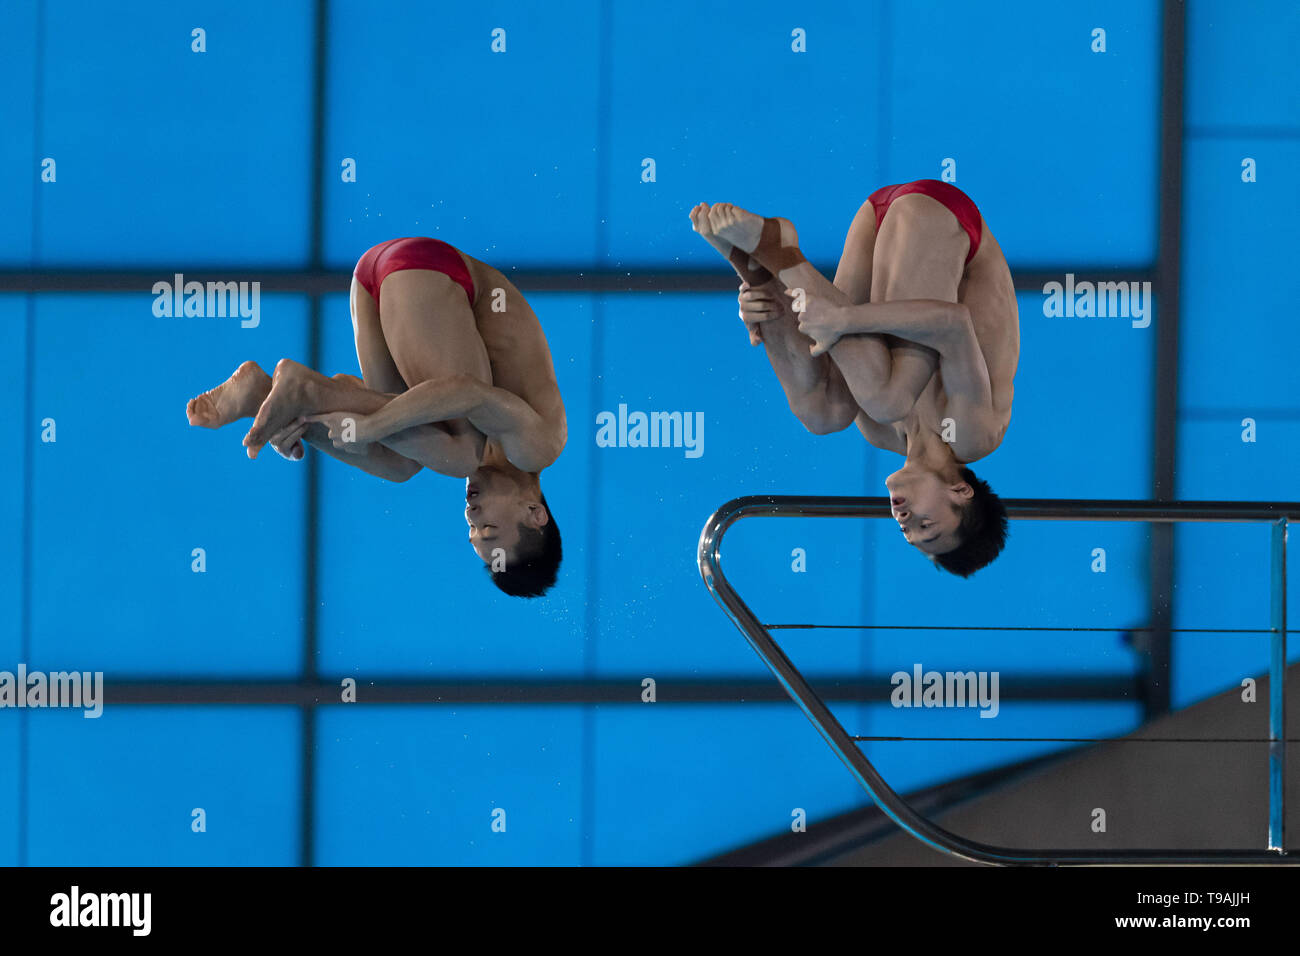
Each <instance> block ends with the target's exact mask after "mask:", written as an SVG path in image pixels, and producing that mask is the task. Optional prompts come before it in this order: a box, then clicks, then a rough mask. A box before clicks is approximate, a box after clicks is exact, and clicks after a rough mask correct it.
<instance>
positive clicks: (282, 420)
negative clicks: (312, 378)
mask: <svg viewBox="0 0 1300 956" xmlns="http://www.w3.org/2000/svg"><path fill="white" fill-rule="evenodd" d="M307 372H308V369H307V367H306V366H305V365H300V364H299V363H297V362H294V361H292V360H290V359H280V361H279V362H278V363H277V364H276V366H275V375H274V377H273V378H272V379H271V390H270V392H269V393H268V394H267V396H266V398H265V399H263V401H262V404H261V407H259V408H258V409H257V418H255V419H254V420H253V427H252V428H250V429H249V430H248V434H247V435H245V436H244V445H245V446H246V447H247V448H248V457H249V458H256V457H257V453H258V452H260V451H261V450H262V448H263V446H265V445H266V443H267V442H269V441H270V440H271V439H272V438H276V437H278V436H279V435H280V433H281V432H283V431H284V430H285V429H286V428H287V427H288V426H289V425H290V424H291V423H292V422H293V421H294V419H296V418H298V417H299V416H300V415H301V414H302V413H303V409H304V406H305V404H306V398H307V391H308V389H309V388H310V382H309V380H308V376H307V374H305V373H307Z"/></svg>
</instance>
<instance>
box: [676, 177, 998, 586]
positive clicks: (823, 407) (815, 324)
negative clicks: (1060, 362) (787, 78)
mask: <svg viewBox="0 0 1300 956" xmlns="http://www.w3.org/2000/svg"><path fill="white" fill-rule="evenodd" d="M691 223H692V225H693V227H694V229H695V231H696V232H698V233H700V235H701V236H703V237H704V238H705V239H707V240H708V242H709V243H710V245H712V246H713V247H714V248H715V249H717V250H718V251H719V252H721V253H722V255H723V256H725V257H726V258H727V259H728V260H729V261H730V262H731V264H732V266H733V267H734V268H735V270H736V272H737V274H739V275H740V277H741V279H742V280H743V282H742V285H741V287H740V317H741V319H742V320H744V322H745V325H746V327H747V328H748V329H749V337H750V342H751V344H753V345H758V344H760V343H761V344H762V345H763V346H764V347H765V349H766V351H767V356H768V359H769V360H770V361H771V363H772V369H773V371H775V372H776V376H777V378H778V379H779V380H780V382H781V386H782V388H784V389H785V394H786V398H787V399H788V401H789V403H790V410H791V411H793V412H794V414H795V416H796V417H797V418H798V419H799V421H801V422H802V423H803V424H804V426H805V427H807V428H808V430H809V431H811V432H813V433H814V434H818V435H824V434H828V433H830V432H836V431H841V430H842V429H845V428H847V427H848V426H849V424H850V423H855V424H856V425H857V426H858V429H859V430H860V431H861V432H862V434H863V435H864V436H865V437H866V439H867V441H869V442H871V444H873V445H875V446H876V447H877V448H883V449H886V450H888V451H894V452H897V453H898V454H900V455H904V456H905V457H906V461H905V462H904V464H903V467H902V468H901V469H899V470H898V471H896V472H894V473H893V474H892V475H890V476H889V477H888V478H886V479H885V486H886V487H887V488H888V489H889V500H890V510H891V511H892V513H893V516H894V518H895V520H897V522H898V525H899V528H900V529H901V530H902V533H903V537H904V538H905V539H906V541H907V542H908V543H909V544H911V545H912V546H913V547H915V548H917V549H919V550H920V551H923V552H924V553H925V554H926V555H928V556H929V558H930V560H931V561H933V562H934V563H935V564H936V565H937V566H938V567H941V568H944V569H945V570H948V571H951V572H952V573H954V574H958V575H961V576H962V577H969V576H970V575H971V574H973V573H975V572H976V571H977V570H979V569H980V568H982V567H984V566H985V565H987V564H988V563H989V562H991V561H992V560H993V559H994V558H996V557H997V556H998V554H999V553H1000V552H1001V551H1002V547H1003V545H1004V543H1005V541H1006V528H1007V520H1006V509H1005V508H1004V507H1003V506H1002V503H1001V501H1000V500H999V499H998V497H997V496H996V495H995V494H993V492H992V490H991V489H990V488H989V486H988V484H987V483H986V482H984V481H982V480H980V479H979V478H977V477H976V476H975V473H974V472H973V471H971V470H970V468H968V467H966V465H967V464H968V463H970V462H973V461H978V460H979V459H980V458H983V457H984V456H985V455H988V454H990V453H991V452H993V451H994V450H995V449H996V448H997V447H998V446H999V445H1000V444H1001V443H1002V437H1003V435H1005V434H1006V430H1007V425H1008V423H1009V422H1010V420H1011V399H1012V394H1013V391H1014V389H1013V387H1012V379H1013V378H1014V377H1015V373H1016V363H1017V361H1018V360H1019V356H1020V323H1019V315H1018V311H1017V308H1016V296H1015V287H1014V285H1013V284H1012V281H1011V272H1010V270H1009V269H1008V268H1007V261H1006V259H1005V258H1004V257H1003V255H1002V250H1001V248H1000V247H999V246H998V244H997V240H995V239H994V238H993V234H992V233H991V232H989V228H988V225H987V224H986V223H985V222H984V221H983V217H982V216H981V215H980V212H979V210H978V209H977V208H976V207H975V204H974V203H973V202H971V200H970V199H969V198H968V197H967V196H966V195H965V193H963V192H961V190H959V189H957V188H956V187H955V186H952V185H950V184H948V183H943V182H939V181H937V180H932V179H925V180H919V181H917V182H912V183H903V184H900V185H897V186H886V187H884V188H883V189H879V190H877V191H876V192H874V193H872V194H871V196H870V197H869V199H868V200H867V202H865V203H863V204H862V208H860V209H859V210H858V212H857V215H856V216H855V217H854V219H853V223H852V224H851V225H850V226H849V232H848V236H847V237H846V239H845V241H844V252H843V255H842V256H841V258H840V262H839V268H838V269H837V270H836V273H835V282H834V283H833V284H832V283H830V282H828V281H827V280H826V278H825V277H824V276H823V275H821V274H820V273H819V272H818V271H817V270H816V269H814V268H813V267H812V265H811V264H810V263H809V262H808V260H807V259H805V258H804V256H803V254H802V253H801V252H800V251H799V245H798V236H797V234H796V233H795V229H794V226H793V225H791V223H790V222H789V221H788V220H786V219H780V218H773V219H764V218H763V217H761V216H756V215H754V214H753V213H749V212H746V211H745V210H743V209H740V208H738V207H736V206H733V205H731V204H730V203H719V204H716V205H714V206H712V207H710V206H708V205H707V204H705V203H701V204H699V205H698V206H696V207H695V208H694V209H693V210H691Z"/></svg>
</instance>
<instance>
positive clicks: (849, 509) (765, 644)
mask: <svg viewBox="0 0 1300 956" xmlns="http://www.w3.org/2000/svg"><path fill="white" fill-rule="evenodd" d="M1003 503H1004V504H1005V505H1006V508H1007V513H1008V515H1009V516H1010V517H1012V518H1016V519H1022V520H1023V519H1030V520H1034V519H1037V520H1070V521H1139V522H1147V523H1156V522H1185V521H1207V522H1249V521H1254V522H1270V523H1271V524H1272V539H1271V555H1272V562H1271V573H1270V607H1271V612H1270V627H1269V630H1268V633H1269V635H1270V637H1269V640H1270V648H1269V650H1270V653H1269V824H1268V840H1267V844H1266V846H1265V847H1264V848H1263V849H1260V850H1039V851H1032V850H1021V849H1015V848H1011V847H1001V846H990V845H988V844H984V843H978V842H976V841H973V840H968V839H966V838H965V837H962V836H960V835H958V834H956V833H952V832H950V831H948V830H945V829H944V828H943V827H941V826H939V825H938V824H936V823H934V822H932V821H930V820H928V819H926V818H925V817H923V816H921V815H920V814H918V813H916V812H915V811H913V810H912V808H911V807H909V806H908V805H907V803H906V801H904V800H903V799H902V798H901V797H900V796H899V795H898V794H897V793H896V792H895V791H894V790H893V789H892V788H891V787H890V786H889V784H887V783H886V782H885V780H884V778H883V777H881V776H880V773H879V772H878V771H877V770H876V768H875V767H874V766H872V764H871V761H870V760H868V759H867V756H866V754H865V753H863V751H862V750H861V748H859V747H858V746H857V745H856V743H855V740H854V738H853V737H852V736H850V734H849V733H848V732H847V731H846V730H845V729H844V727H843V726H842V725H841V724H840V722H839V720H838V719H837V718H836V717H835V715H834V714H832V713H831V712H830V710H829V709H828V708H827V707H826V705H825V704H824V703H823V702H822V700H821V698H820V697H818V696H817V694H816V693H815V692H814V691H813V689H812V687H811V686H810V685H809V684H808V682H807V680H805V679H804V677H803V675H802V674H801V673H800V672H799V670H798V669H797V668H796V667H795V666H794V664H792V663H791V662H790V659H789V658H788V657H787V656H786V654H785V652H784V651H783V650H782V649H781V647H780V646H779V645H778V644H777V642H776V641H775V640H774V639H773V637H772V635H771V632H770V629H769V628H768V627H767V626H765V625H764V624H762V623H761V622H760V621H759V620H758V618H757V617H756V616H755V615H754V612H753V611H751V610H750V608H749V606H748V605H747V604H746V603H745V602H744V601H743V600H742V599H741V597H740V595H739V594H738V593H736V590H735V588H733V587H732V586H731V583H730V582H729V581H728V580H727V578H726V576H725V575H724V574H723V573H722V539H723V537H724V536H725V535H726V533H727V530H728V529H729V528H730V527H731V526H732V525H733V524H735V523H736V522H737V521H739V520H741V519H742V518H750V517H757V516H763V517H785V518H883V517H888V516H889V514H890V510H889V502H888V500H887V499H885V498H833V497H812V496H800V495H749V496H747V497H743V498H734V499H732V500H731V501H728V502H727V503H726V504H724V505H723V506H722V507H720V508H718V510H717V511H715V512H714V513H713V515H712V516H711V517H710V518H709V520H708V522H707V523H706V524H705V525H704V530H703V531H702V532H701V533H700V544H699V566H700V574H701V576H702V577H703V578H704V584H705V586H706V587H708V589H709V591H710V593H712V594H713V597H714V598H715V599H716V600H717V602H718V604H719V605H721V607H722V609H723V610H724V611H725V612H726V613H727V616H728V617H730V618H731V620H732V622H733V623H734V624H735V625H736V627H738V628H739V629H740V631H741V633H742V634H744V635H745V638H746V640H748V641H749V643H750V646H751V647H753V648H754V650H755V651H757V652H758V656H759V657H761V658H762V659H763V661H764V663H766V664H767V666H768V667H769V668H770V669H771V671H772V673H773V674H775V675H776V679H777V680H778V681H780V682H781V685H782V686H783V687H784V688H785V689H786V692H787V693H788V694H789V695H790V697H791V699H792V700H794V702H795V703H796V704H798V705H799V707H800V709H802V710H803V712H804V714H805V715H807V717H808V719H809V720H811V721H812V723H813V726H814V727H816V728H817V730H818V732H819V733H821V735H822V737H823V738H825V740H826V742H827V743H828V744H830V747H831V749H832V750H834V751H835V753H836V754H837V755H838V756H839V758H840V760H842V761H843V762H844V764H845V765H846V766H847V767H848V768H849V771H850V773H852V774H853V776H854V778H855V779H857V781H858V783H859V784H860V785H861V786H862V788H863V789H864V790H866V791H867V793H868V794H869V795H870V796H871V798H872V800H874V801H875V803H876V805H877V806H878V807H880V809H881V810H882V811H883V812H884V813H885V814H886V815H888V816H889V817H890V819H892V820H893V821H894V822H895V823H897V824H898V825H899V826H900V827H901V828H902V829H903V830H905V831H906V832H907V833H910V834H911V835H912V836H913V837H915V838H916V839H918V840H920V841H921V842H922V843H925V844H926V845H928V846H930V847H933V848H934V849H936V850H939V851H941V852H943V853H948V854H951V855H953V856H956V857H960V858H963V859H966V860H971V861H974V862H978V863H989V864H1001V865H1008V864H1021V865H1026V864H1028V865H1034V864H1037V865H1048V866H1055V865H1076V866H1077V865H1105V864H1110V865H1122V864H1178V865H1184V866H1185V865H1189V864H1233V863H1237V864H1242V863H1268V864H1277V863H1300V856H1296V855H1288V854H1287V853H1286V850H1285V820H1286V794H1285V777H1286V686H1285V681H1286V637H1287V624H1286V541H1287V526H1288V523H1289V522H1290V521H1293V520H1300V502H1231V501H1173V502H1170V501H1089V500H1073V499H1052V498H1044V499H1034V498H1020V499H1004V501H1003Z"/></svg>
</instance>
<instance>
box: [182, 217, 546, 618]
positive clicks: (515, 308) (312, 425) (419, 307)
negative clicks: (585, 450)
mask: <svg viewBox="0 0 1300 956" xmlns="http://www.w3.org/2000/svg"><path fill="white" fill-rule="evenodd" d="M351 306H352V328H353V332H354V334H355V337H356V348H357V359H358V361H359V362H360V365H361V374H362V378H361V379H358V378H356V377H355V376H352V375H335V376H333V377H332V378H331V377H327V376H325V375H322V374H320V373H319V372H316V371H314V370H312V369H310V368H307V367H306V366H305V365H301V364H299V363H297V362H294V361H291V360H289V359H282V360H281V361H280V363H279V364H278V365H276V367H275V374H274V376H271V375H267V374H266V372H265V371H263V370H262V369H261V368H260V367H259V366H258V365H257V364H256V363H255V362H245V363H244V364H243V365H241V366H239V368H238V369H237V370H236V371H235V374H234V375H232V376H231V377H230V378H229V380H227V381H226V382H225V383H223V384H221V385H218V386H217V387H216V388H214V389H212V390H211V391H209V392H205V393H204V394H202V395H199V396H198V397H197V398H194V399H192V400H191V401H190V403H189V406H188V408H187V410H186V411H187V414H188V416H189V420H190V424H191V425H201V426H203V427H205V428H220V427H222V426H223V425H228V424H230V423H231V422H234V421H237V420H239V419H241V418H250V417H252V418H254V421H253V425H252V428H251V429H249V432H248V434H247V435H246V436H245V438H244V444H245V445H246V446H247V448H248V456H249V457H250V458H256V457H257V455H258V452H259V451H261V449H262V448H263V447H264V446H266V445H268V444H269V445H271V446H272V447H273V448H274V449H275V450H276V451H277V452H279V453H280V454H281V455H282V456H283V457H285V458H288V459H290V460H295V461H296V460H298V459H301V458H302V457H303V455H304V454H305V452H304V449H303V445H304V443H305V444H307V445H311V446H312V447H313V448H317V449H319V450H320V451H323V452H325V453H327V454H329V455H331V456H333V457H334V458H337V459H339V460H340V461H343V462H346V463H347V464H349V465H354V466H355V467H357V468H360V469H362V470H363V471H366V472H369V473H370V474H372V475H377V476H379V477H380V478H386V479H388V480H390V481H406V480H407V479H409V478H411V477H413V476H414V475H415V474H416V473H418V472H419V471H421V470H422V469H424V468H429V469H431V470H432V471H436V472H438V473H439V474H443V475H451V476H453V477H457V478H465V479H466V482H465V520H466V521H467V522H468V524H469V541H470V544H471V545H472V546H473V548H474V551H475V552H476V553H477V554H478V556H479V557H480V558H481V559H482V560H483V561H484V563H485V566H486V567H487V569H488V571H489V573H490V574H491V576H492V581H493V583H494V584H496V586H497V587H499V588H500V589H501V590H502V591H505V592H506V593H507V594H512V595H516V596H520V597H536V596H538V595H540V594H542V593H544V592H545V591H546V590H547V589H548V588H549V587H550V586H551V585H552V584H554V583H555V578H556V572H557V569H558V568H559V564H560V558H561V547H560V532H559V529H558V528H557V526H556V523H555V519H554V517H553V516H552V515H551V513H550V509H549V507H548V506H547V504H546V496H545V495H543V494H542V489H541V482H540V477H539V475H540V472H541V471H542V469H544V468H546V467H548V466H549V465H550V464H551V463H552V462H554V461H555V459H556V458H558V457H559V455H560V452H561V451H562V450H563V449H564V445H565V441H566V438H567V430H566V424H565V417H564V402H563V401H562V400H561V398H560V389H559V386H558V385H557V383H556V380H555V368H554V365H553V363H552V361H551V351H550V348H549V346H548V345H547V342H546V336H545V334H544V333H543V332H542V327H541V324H540V323H539V322H538V321H537V316H536V315H535V314H534V313H533V310H532V309H531V308H530V307H529V305H528V303H527V302H526V301H525V300H524V297H523V295H522V294H520V292H519V290H518V289H516V288H515V287H514V285H513V284H511V282H510V281H509V280H508V279H507V278H506V277H505V276H504V275H502V274H501V273H500V272H499V271H498V270H496V269H494V268H493V267H492V266H489V265H487V264H486V263H484V262H480V261H478V260H477V259H474V258H472V257H470V256H467V255H465V254H464V253H462V252H460V251H459V250H457V249H455V248H454V247H452V246H450V245H448V244H447V243H445V242H441V241H439V240H437V239H427V238H404V239H392V240H389V241H388V242H385V243H381V244H380V245H377V246H375V247H374V248H372V249H370V250H368V251H367V252H366V253H365V254H364V255H363V256H362V257H361V260H360V261H359V262H358V263H357V267H356V270H355V272H354V273H353V277H352V293H351Z"/></svg>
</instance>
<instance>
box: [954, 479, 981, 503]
mask: <svg viewBox="0 0 1300 956" xmlns="http://www.w3.org/2000/svg"><path fill="white" fill-rule="evenodd" d="M948 488H949V490H951V491H952V493H953V494H955V495H956V496H957V497H958V498H965V499H966V500H968V501H969V500H970V499H971V498H974V497H975V489H974V488H972V487H971V486H970V485H969V484H967V483H966V482H964V481H959V482H957V483H956V484H955V485H949V486H948Z"/></svg>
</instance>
